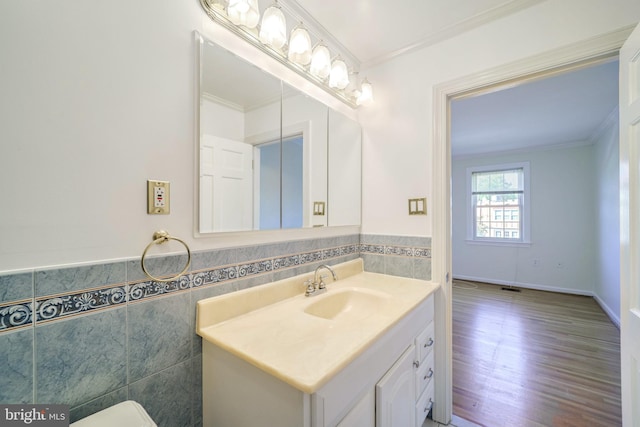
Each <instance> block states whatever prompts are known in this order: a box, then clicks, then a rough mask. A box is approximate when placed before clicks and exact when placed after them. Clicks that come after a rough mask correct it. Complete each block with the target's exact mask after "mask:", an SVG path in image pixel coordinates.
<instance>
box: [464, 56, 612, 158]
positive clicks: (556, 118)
mask: <svg viewBox="0 0 640 427" xmlns="http://www.w3.org/2000/svg"><path fill="white" fill-rule="evenodd" d="M617 105H618V61H617V60H612V61H608V62H605V63H601V64H598V65H593V66H590V67H588V68H582V69H579V70H576V71H571V72H568V73H563V74H559V75H555V76H553V77H547V78H545V79H542V80H537V81H533V82H530V83H526V84H521V85H519V86H515V87H509V88H506V89H502V90H499V91H496V92H492V93H488V94H485V95H481V96H475V97H468V98H462V99H459V100H454V101H452V102H451V154H452V156H464V155H477V154H484V153H488V152H496V151H512V150H525V149H532V148H548V147H549V146H554V145H555V146H557V145H567V144H588V143H590V142H592V141H591V139H592V138H593V137H594V136H596V134H597V133H598V132H599V130H600V129H601V126H602V125H603V123H605V122H606V121H607V120H608V118H609V116H610V115H611V114H612V112H614V111H616V107H617Z"/></svg>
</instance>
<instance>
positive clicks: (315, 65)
mask: <svg viewBox="0 0 640 427" xmlns="http://www.w3.org/2000/svg"><path fill="white" fill-rule="evenodd" d="M309 71H310V72H311V74H313V75H314V76H316V77H318V78H320V79H322V80H324V79H326V78H327V77H328V76H329V73H330V72H331V53H330V52H329V48H327V47H326V46H325V45H323V44H321V43H318V44H317V45H316V47H315V48H314V49H313V54H312V55H311V65H310V66H309Z"/></svg>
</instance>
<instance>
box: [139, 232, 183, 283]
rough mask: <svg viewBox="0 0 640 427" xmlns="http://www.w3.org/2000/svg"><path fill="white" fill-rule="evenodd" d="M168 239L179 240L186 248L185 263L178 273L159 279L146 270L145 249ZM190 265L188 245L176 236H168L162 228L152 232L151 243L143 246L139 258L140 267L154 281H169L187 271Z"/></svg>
mask: <svg viewBox="0 0 640 427" xmlns="http://www.w3.org/2000/svg"><path fill="white" fill-rule="evenodd" d="M169 240H175V241H177V242H180V243H182V244H183V245H184V247H185V249H186V250H187V264H186V265H185V266H184V268H183V269H182V271H181V272H180V273H178V274H177V275H175V276H173V277H169V278H168V279H159V278H157V277H154V276H152V275H151V274H150V273H149V272H148V271H147V267H146V266H145V265H144V257H146V256H147V251H148V250H149V248H151V246H153V245H156V244H157V245H161V244H163V243H165V242H168V241H169ZM190 265H191V250H190V249H189V245H187V244H186V243H185V242H184V240H181V239H178V238H177V237H173V236H170V235H169V233H167V232H166V231H164V230H159V231H156V232H155V233H153V241H152V242H151V243H149V244H148V245H147V247H146V248H144V251H143V252H142V258H140V266H141V267H142V271H144V274H146V275H147V277H149V278H150V279H152V280H155V281H156V282H171V281H173V280H176V279H177V278H179V277H180V276H182V275H183V274H184V273H186V272H187V270H188V269H189V266H190Z"/></svg>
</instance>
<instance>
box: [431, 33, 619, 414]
mask: <svg viewBox="0 0 640 427" xmlns="http://www.w3.org/2000/svg"><path fill="white" fill-rule="evenodd" d="M629 34H630V29H625V30H621V31H617V32H614V33H610V34H605V35H603V36H601V37H597V38H595V39H590V40H587V41H584V42H579V43H576V44H575V45H571V46H567V47H564V48H560V49H557V50H554V51H551V52H547V53H545V54H543V55H538V56H534V57H530V58H527V59H526V60H522V61H518V62H516V63H512V64H507V65H505V66H500V67H497V68H495V69H491V70H485V71H483V72H481V73H477V74H475V75H470V76H466V77H464V78H460V79H457V80H453V81H450V82H446V83H444V84H441V85H438V86H436V87H435V88H434V110H433V116H434V123H433V125H434V130H433V138H434V142H433V159H432V160H433V164H432V170H433V187H432V188H433V195H432V197H433V200H434V208H433V210H432V212H433V217H434V218H433V222H434V223H435V224H439V225H440V226H439V227H437V228H436V229H434V231H433V236H432V248H433V254H434V256H433V258H432V280H434V281H438V282H440V283H442V284H443V286H442V288H441V290H440V292H439V293H438V295H437V296H436V312H435V317H436V319H437V321H438V322H439V323H440V324H441V325H443V327H441V328H439V330H438V331H437V333H436V339H437V340H438V342H439V343H441V345H440V346H438V347H437V349H436V365H437V366H439V367H440V369H439V371H438V372H437V373H436V381H437V382H438V384H440V386H439V387H438V389H437V390H436V399H438V401H439V402H441V403H442V404H441V405H438V406H436V407H435V408H434V414H433V417H434V419H435V420H436V421H439V422H443V423H446V422H448V421H449V420H450V419H451V415H452V412H453V411H452V406H453V404H452V400H453V399H452V317H451V314H452V286H451V273H452V241H451V230H452V227H451V224H452V222H451V209H450V202H451V181H450V180H451V147H450V140H449V135H448V127H449V123H450V116H449V113H450V110H449V101H450V100H451V99H452V98H455V97H457V96H461V95H469V94H472V93H474V92H475V91H480V90H482V91H486V90H487V89H490V88H491V87H495V86H498V85H502V84H505V83H509V82H514V81H518V80H523V79H532V78H535V77H536V76H538V75H539V74H541V73H550V72H551V71H549V70H553V71H555V72H566V71H567V70H569V69H572V68H576V67H577V68H579V67H581V66H583V65H584V63H587V62H591V61H593V60H601V59H605V58H611V57H613V56H616V55H617V53H618V50H619V48H620V47H621V46H622V44H623V43H624V41H625V40H626V39H627V38H628V36H629Z"/></svg>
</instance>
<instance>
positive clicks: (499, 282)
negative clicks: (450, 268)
mask: <svg viewBox="0 0 640 427" xmlns="http://www.w3.org/2000/svg"><path fill="white" fill-rule="evenodd" d="M453 279H454V280H456V279H459V280H470V281H472V282H481V283H488V284H490V285H500V286H514V287H517V288H523V289H533V290H536V291H548V292H559V293H563V294H573V295H583V296H587V297H592V298H593V299H594V300H596V302H597V303H598V305H599V306H600V308H601V309H602V311H604V312H605V314H606V315H607V317H609V320H611V322H612V323H613V324H614V325H616V327H617V328H618V329H620V317H619V316H617V315H616V314H615V313H614V312H613V310H611V308H610V307H609V306H608V305H607V304H606V303H605V302H604V300H603V299H602V298H600V297H599V296H598V295H597V294H596V293H595V292H593V291H585V290H582V289H569V288H561V287H558V286H547V285H539V284H535V283H522V282H513V281H507V280H496V279H487V278H485V277H476V276H463V275H455V276H454V277H453Z"/></svg>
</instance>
